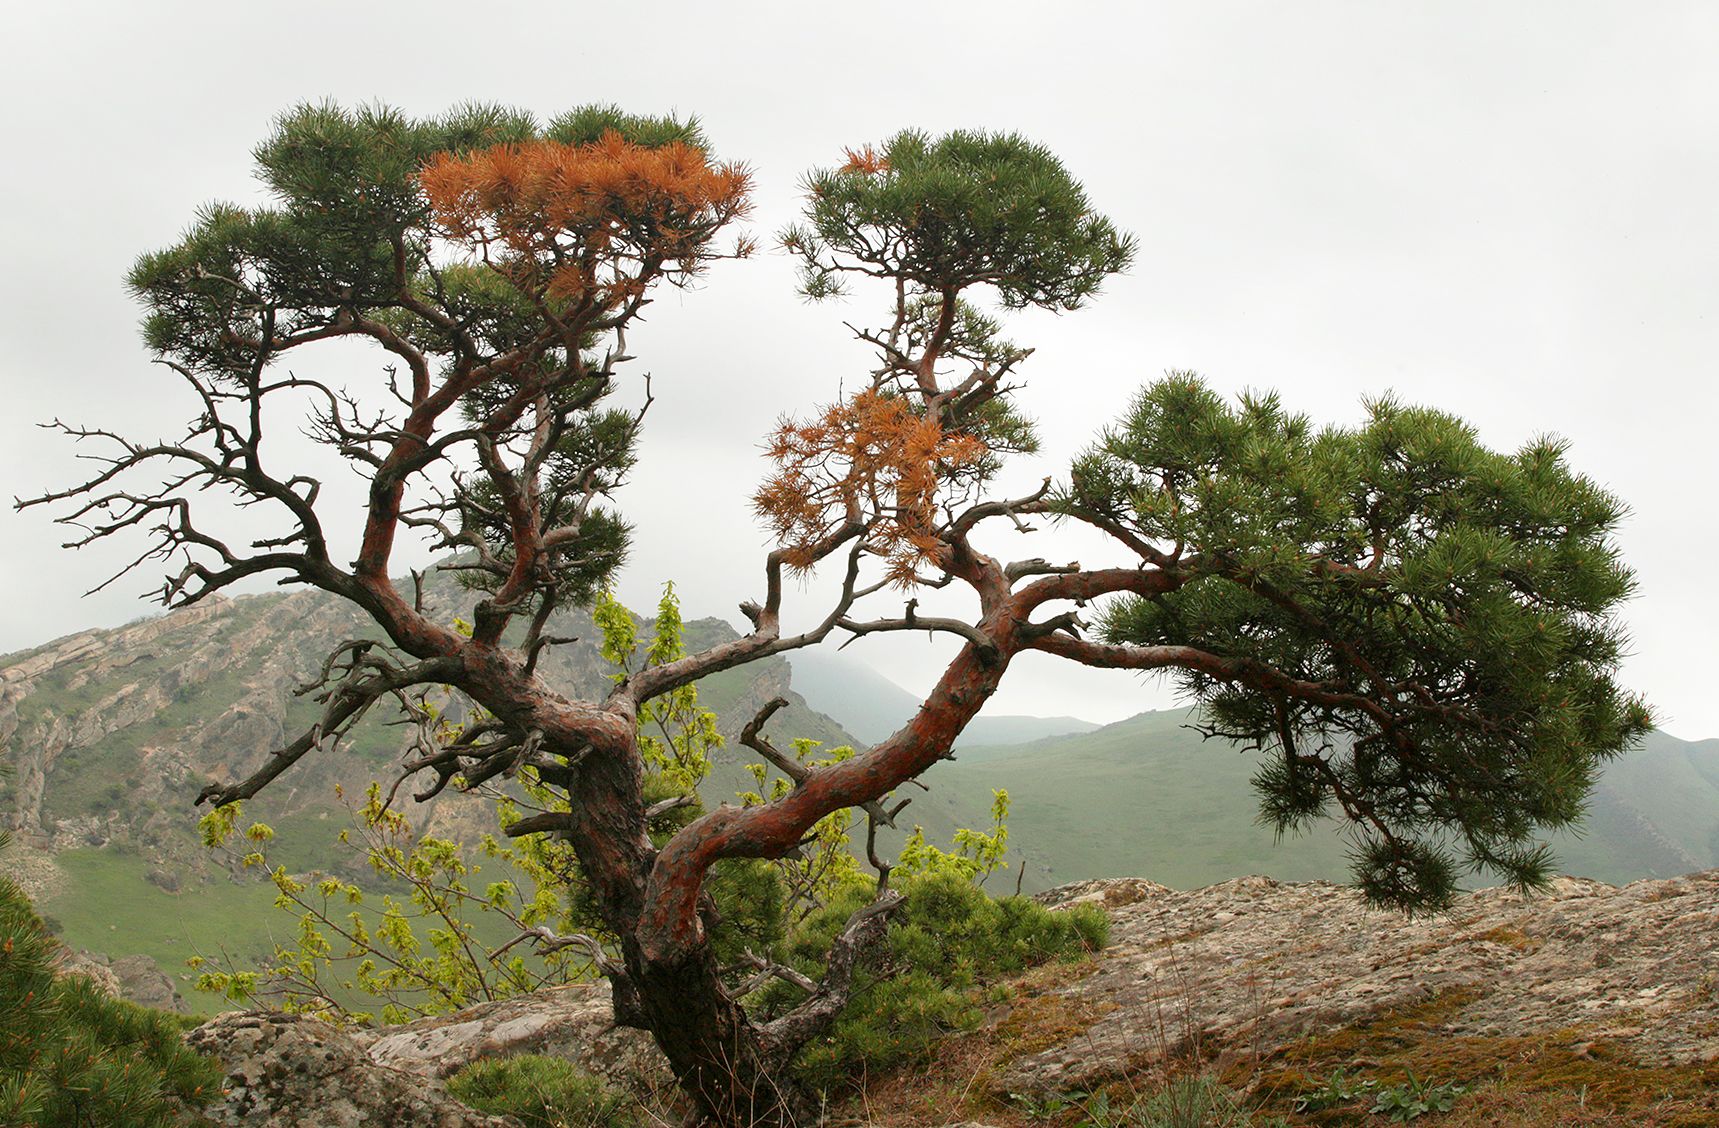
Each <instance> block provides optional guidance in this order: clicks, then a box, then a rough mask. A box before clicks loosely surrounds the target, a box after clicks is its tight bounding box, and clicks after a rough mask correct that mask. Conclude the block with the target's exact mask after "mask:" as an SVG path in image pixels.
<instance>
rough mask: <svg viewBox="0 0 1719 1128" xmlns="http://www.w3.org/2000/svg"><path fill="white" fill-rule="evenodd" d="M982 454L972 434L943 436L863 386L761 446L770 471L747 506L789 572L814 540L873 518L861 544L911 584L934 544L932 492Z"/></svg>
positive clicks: (803, 561) (807, 558)
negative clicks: (783, 554) (760, 519)
mask: <svg viewBox="0 0 1719 1128" xmlns="http://www.w3.org/2000/svg"><path fill="white" fill-rule="evenodd" d="M985 453H986V447H985V444H984V443H983V442H982V441H981V440H979V439H978V438H976V437H975V436H973V435H968V434H961V433H952V432H947V431H945V430H944V429H943V428H942V427H941V426H940V425H939V424H938V423H937V421H936V420H934V419H928V418H925V417H924V416H921V415H917V414H915V413H914V412H913V410H912V408H911V407H910V406H909V404H908V401H906V400H905V399H902V398H900V397H897V396H888V395H884V394H883V393H881V392H879V391H876V390H875V389H872V390H867V391H864V392H861V393H860V394H859V395H857V396H855V397H854V398H853V399H852V400H850V401H848V402H847V403H840V404H834V405H832V406H831V407H829V408H828V409H827V410H825V412H824V413H823V415H821V416H819V417H818V418H816V419H814V420H811V421H809V422H794V421H791V420H784V421H783V423H782V424H781V426H779V427H778V428H777V430H776V433H775V434H774V435H773V436H771V440H770V445H769V448H768V454H769V457H770V459H771V460H772V461H774V462H775V463H776V471H775V472H774V473H773V474H771V475H770V477H769V478H768V479H766V480H765V482H764V484H763V486H761V487H760V488H759V490H758V492H757V493H756V494H754V495H753V498H752V504H753V507H754V508H755V509H756V510H757V512H758V514H759V515H760V516H762V517H763V518H764V519H765V520H766V521H767V522H768V523H769V525H770V528H771V531H772V532H773V533H774V534H775V536H776V539H777V542H778V543H779V544H781V545H782V546H783V547H784V548H785V549H786V550H787V553H786V563H787V564H788V566H789V567H791V568H809V567H811V566H812V564H813V563H815V562H816V560H817V557H818V549H817V546H818V545H819V543H820V542H822V541H824V540H825V539H827V538H828V537H829V536H830V535H831V534H832V533H834V532H835V531H836V530H838V529H839V528H840V527H841V526H842V525H843V524H845V523H846V522H847V521H849V520H873V521H875V523H874V524H873V526H872V529H871V532H870V533H869V535H868V537H867V542H866V543H867V547H868V548H869V549H870V550H872V551H873V552H876V553H877V554H878V555H880V556H882V557H883V558H884V559H885V561H886V562H887V564H888V576H889V579H890V580H891V582H893V583H895V584H897V585H899V586H901V587H911V586H913V585H914V583H915V582H917V581H916V576H917V573H918V570H919V568H920V567H922V566H925V565H930V564H934V563H935V562H936V558H937V554H938V552H939V551H940V549H941V547H942V542H941V541H940V540H939V539H938V537H937V500H938V491H939V488H940V487H941V486H942V484H943V483H944V482H945V481H947V480H948V479H949V478H950V477H951V476H953V475H954V474H955V473H957V472H958V471H961V470H963V469H967V468H970V467H973V466H975V465H977V464H978V463H979V461H980V460H981V459H983V458H984V456H985Z"/></svg>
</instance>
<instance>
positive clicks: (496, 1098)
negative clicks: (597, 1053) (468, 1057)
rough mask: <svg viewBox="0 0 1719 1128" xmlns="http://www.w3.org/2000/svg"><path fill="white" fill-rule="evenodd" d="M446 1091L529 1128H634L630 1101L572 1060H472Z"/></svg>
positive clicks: (522, 1057) (636, 1121) (534, 1057)
mask: <svg viewBox="0 0 1719 1128" xmlns="http://www.w3.org/2000/svg"><path fill="white" fill-rule="evenodd" d="M448 1092H449V1093H451V1094H453V1096H454V1098H455V1099H456V1100H459V1101H461V1102H463V1103H465V1104H468V1105H470V1106H471V1107H472V1108H475V1109H477V1110H478V1111H479V1112H487V1113H490V1114H492V1115H498V1116H500V1115H506V1116H512V1117H515V1118H517V1119H518V1120H520V1121H521V1122H522V1123H523V1124H524V1125H525V1126H526V1128H636V1126H637V1125H638V1124H639V1118H638V1114H637V1110H636V1107H635V1106H634V1104H633V1102H632V1100H631V1099H630V1098H628V1097H626V1096H625V1095H623V1094H621V1093H618V1092H616V1091H615V1090H614V1089H612V1088H610V1087H609V1086H608V1085H606V1084H604V1083H603V1082H602V1081H601V1080H600V1079H598V1078H596V1077H593V1076H591V1075H590V1074H588V1073H585V1072H583V1071H582V1070H580V1069H578V1068H577V1067H576V1066H574V1065H573V1064H572V1063H571V1062H567V1061H562V1060H561V1059H560V1058H552V1057H543V1056H540V1055H537V1054H521V1055H519V1056H517V1057H506V1058H498V1059H495V1060H492V1061H480V1062H474V1063H473V1064H471V1065H468V1066H466V1067H465V1068H464V1069H462V1070H460V1071H459V1072H457V1073H455V1074H454V1075H453V1076H451V1077H449V1078H448Z"/></svg>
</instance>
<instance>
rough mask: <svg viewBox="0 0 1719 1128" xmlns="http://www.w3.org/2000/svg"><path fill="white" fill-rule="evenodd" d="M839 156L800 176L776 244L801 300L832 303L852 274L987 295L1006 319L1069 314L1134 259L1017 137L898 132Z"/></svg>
mask: <svg viewBox="0 0 1719 1128" xmlns="http://www.w3.org/2000/svg"><path fill="white" fill-rule="evenodd" d="M850 157H851V159H850V160H849V161H848V163H847V164H846V165H844V166H841V167H838V168H830V169H819V170H816V171H814V172H812V173H810V174H809V175H808V176H807V177H806V179H805V182H804V184H803V188H804V190H805V193H806V197H807V201H808V202H807V205H806V211H805V221H804V222H803V223H802V224H799V225H797V226H794V227H791V228H789V229H788V230H787V231H786V232H784V233H783V236H782V240H783V243H784V244H785V245H786V246H787V248H788V249H789V250H790V251H792V252H794V253H795V254H797V255H798V256H799V257H800V259H801V264H802V287H803V289H804V292H805V294H806V295H807V296H808V297H810V298H814V299H817V298H825V297H831V296H834V295H837V294H839V293H842V292H843V290H844V281H843V279H844V275H845V274H848V273H853V272H856V271H857V272H859V273H864V274H870V275H878V276H883V277H888V278H894V279H899V280H901V281H903V282H904V283H906V284H907V285H908V286H909V287H911V288H913V289H915V290H918V291H920V292H923V293H926V294H931V295H937V296H939V297H947V298H953V297H954V296H955V295H957V294H959V293H960V292H961V291H963V290H966V289H968V288H970V287H974V286H981V285H989V286H991V287H993V288H994V289H995V291H996V294H997V297H998V300H999V301H1001V303H1002V304H1003V305H1004V306H1005V307H1006V308H1008V309H1024V308H1026V307H1027V306H1038V307H1041V308H1045V309H1063V310H1073V309H1078V308H1079V307H1080V306H1081V305H1083V304H1084V303H1085V302H1086V301H1087V299H1089V298H1091V297H1092V296H1093V295H1094V294H1096V293H1097V292H1098V288H1099V286H1100V284H1101V283H1102V282H1103V281H1104V278H1105V277H1106V276H1107V275H1109V274H1113V273H1115V272H1116V271H1119V270H1122V269H1124V268H1126V267H1127V265H1128V263H1129V262H1130V261H1131V260H1132V259H1133V257H1134V251H1135V241H1134V239H1133V238H1132V237H1131V236H1128V235H1124V234H1123V233H1122V232H1120V231H1119V230H1117V228H1116V226H1115V225H1114V224H1112V223H1111V221H1110V220H1109V219H1107V218H1105V217H1104V216H1103V215H1100V214H1098V213H1097V212H1095V211H1094V210H1093V208H1092V205H1091V204H1090V202H1089V201H1088V200H1087V197H1086V192H1085V190H1084V189H1082V187H1081V185H1080V182H1079V181H1077V180H1075V179H1074V177H1072V176H1071V175H1069V172H1068V170H1067V169H1066V168H1064V167H1063V164H1062V162H1061V161H1059V160H1058V159H1057V158H1056V156H1055V155H1054V154H1053V153H1051V151H1050V150H1048V149H1046V148H1044V147H1043V146H1042V145H1036V144H1034V143H1033V142H1031V141H1028V140H1027V139H1026V138H1024V137H1022V136H1020V135H1019V134H1015V133H982V132H969V131H964V130H961V131H956V132H954V133H949V134H946V135H944V136H942V137H939V138H935V139H933V138H931V137H929V136H927V135H926V134H924V133H920V132H917V131H915V130H907V131H904V132H902V133H898V134H896V135H895V136H894V137H891V138H890V139H889V140H888V141H886V142H884V144H883V146H882V148H881V149H876V150H873V149H870V148H867V149H866V150H864V151H863V152H858V153H853V154H850Z"/></svg>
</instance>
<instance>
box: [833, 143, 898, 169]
mask: <svg viewBox="0 0 1719 1128" xmlns="http://www.w3.org/2000/svg"><path fill="white" fill-rule="evenodd" d="M842 153H843V155H845V156H846V157H847V158H848V159H847V163H846V164H844V165H842V171H843V172H863V173H865V174H866V175H868V176H872V175H876V174H877V173H880V172H888V171H889V158H888V157H886V156H884V155H883V154H882V153H880V152H878V151H877V150H876V149H874V148H872V147H871V146H870V145H867V146H866V147H865V148H863V149H843V150H842Z"/></svg>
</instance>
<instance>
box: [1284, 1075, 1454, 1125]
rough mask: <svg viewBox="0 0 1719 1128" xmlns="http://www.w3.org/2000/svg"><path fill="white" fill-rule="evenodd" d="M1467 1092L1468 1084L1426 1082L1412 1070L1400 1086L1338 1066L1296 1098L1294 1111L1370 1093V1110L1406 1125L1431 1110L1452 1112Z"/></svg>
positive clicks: (1321, 1108) (1323, 1107)
mask: <svg viewBox="0 0 1719 1128" xmlns="http://www.w3.org/2000/svg"><path fill="white" fill-rule="evenodd" d="M1467 1091H1468V1089H1467V1087H1466V1086H1463V1085H1458V1084H1455V1083H1454V1082H1446V1083H1444V1084H1439V1085H1435V1084H1432V1083H1431V1082H1430V1081H1423V1080H1421V1079H1420V1078H1418V1077H1416V1076H1415V1075H1414V1073H1413V1072H1410V1073H1409V1074H1408V1079H1407V1080H1405V1081H1404V1082H1402V1083H1401V1084H1399V1085H1383V1086H1382V1085H1380V1084H1379V1083H1378V1082H1377V1081H1375V1080H1372V1079H1371V1078H1368V1079H1366V1080H1363V1079H1361V1078H1359V1077H1351V1076H1349V1075H1348V1074H1346V1073H1344V1072H1343V1070H1341V1069H1338V1070H1335V1071H1334V1072H1333V1073H1332V1074H1331V1077H1330V1079H1329V1080H1328V1081H1326V1082H1325V1083H1324V1084H1323V1085H1321V1086H1320V1087H1319V1088H1317V1089H1313V1090H1310V1091H1308V1092H1306V1093H1303V1094H1302V1095H1301V1096H1299V1097H1297V1098H1296V1099H1295V1111H1296V1112H1323V1111H1324V1110H1326V1109H1329V1108H1338V1107H1340V1106H1342V1105H1347V1104H1354V1103H1355V1102H1357V1101H1360V1100H1362V1099H1363V1098H1365V1097H1369V1096H1370V1097H1372V1098H1373V1103H1372V1106H1371V1107H1369V1108H1368V1110H1367V1111H1368V1112H1370V1113H1372V1114H1373V1115H1374V1116H1384V1117H1389V1118H1390V1119H1391V1120H1394V1121H1396V1122H1397V1123H1399V1124H1406V1123H1408V1122H1409V1121H1411V1120H1415V1119H1418V1118H1419V1117H1422V1116H1425V1115H1426V1114H1428V1113H1431V1112H1449V1111H1450V1110H1451V1109H1452V1108H1453V1107H1455V1105H1456V1098H1458V1097H1460V1096H1462V1095H1463V1094H1464V1093H1466V1092H1467Z"/></svg>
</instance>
